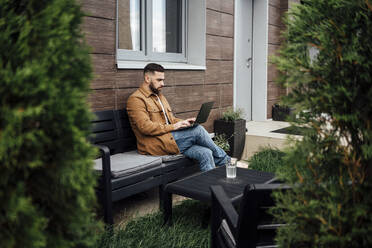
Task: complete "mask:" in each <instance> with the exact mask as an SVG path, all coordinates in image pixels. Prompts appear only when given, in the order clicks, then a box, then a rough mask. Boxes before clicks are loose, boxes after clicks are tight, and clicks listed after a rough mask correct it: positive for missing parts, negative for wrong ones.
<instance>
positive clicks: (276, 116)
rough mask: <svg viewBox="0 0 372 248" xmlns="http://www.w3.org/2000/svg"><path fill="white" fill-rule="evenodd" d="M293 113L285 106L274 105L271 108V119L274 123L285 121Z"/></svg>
mask: <svg viewBox="0 0 372 248" xmlns="http://www.w3.org/2000/svg"><path fill="white" fill-rule="evenodd" d="M292 113H293V109H291V108H290V107H286V106H280V105H279V104H275V105H273V107H272V118H273V120H274V121H286V120H287V117H288V116H290V115H291V114H292Z"/></svg>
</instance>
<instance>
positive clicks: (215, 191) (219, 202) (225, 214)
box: [210, 185, 239, 236]
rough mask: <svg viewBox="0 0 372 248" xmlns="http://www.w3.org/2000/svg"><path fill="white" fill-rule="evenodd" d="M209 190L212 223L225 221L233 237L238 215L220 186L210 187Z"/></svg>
mask: <svg viewBox="0 0 372 248" xmlns="http://www.w3.org/2000/svg"><path fill="white" fill-rule="evenodd" d="M210 189H211V193H212V221H215V220H216V221H218V220H222V219H226V222H227V224H228V225H229V227H230V229H231V231H232V233H233V235H234V236H235V233H236V229H237V226H238V219H239V215H238V213H237V212H236V210H235V208H234V206H233V204H232V203H231V200H230V199H229V197H228V196H227V195H226V192H225V191H224V189H223V188H222V186H220V185H212V186H211V187H210ZM215 215H216V216H215ZM217 225H218V226H215V228H218V227H219V225H220V224H217Z"/></svg>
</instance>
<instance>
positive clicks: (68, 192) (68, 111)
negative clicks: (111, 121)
mask: <svg viewBox="0 0 372 248" xmlns="http://www.w3.org/2000/svg"><path fill="white" fill-rule="evenodd" d="M82 16H83V14H82V12H81V11H80V8H79V6H78V5H77V4H76V3H75V1H73V0H48V1H46V0H37V1H36V0H29V1H22V0H18V1H14V0H12V1H10V0H0V44H1V46H0V78H1V85H0V240H1V241H0V247H87V246H90V245H92V244H93V243H94V240H93V239H92V233H93V232H95V231H96V228H97V227H96V224H94V223H96V222H95V221H94V218H93V217H94V216H93V214H92V207H94V205H95V193H94V184H95V177H94V175H93V173H92V169H91V167H92V155H93V152H94V151H93V150H92V147H91V146H90V145H89V143H88V142H87V141H86V138H85V137H87V136H88V130H89V120H90V114H89V112H88V108H87V104H86V95H87V93H88V90H89V81H90V78H91V66H90V59H89V54H88V50H87V48H86V46H85V45H84V43H83V42H82V36H81V34H80V33H81V30H80V28H79V26H80V24H81V21H82Z"/></svg>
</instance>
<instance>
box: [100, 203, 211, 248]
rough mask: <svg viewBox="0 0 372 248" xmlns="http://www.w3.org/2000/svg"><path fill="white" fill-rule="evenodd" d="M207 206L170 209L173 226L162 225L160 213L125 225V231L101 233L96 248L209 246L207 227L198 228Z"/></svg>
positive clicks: (184, 205) (196, 204) (183, 205)
mask: <svg viewBox="0 0 372 248" xmlns="http://www.w3.org/2000/svg"><path fill="white" fill-rule="evenodd" d="M206 208H207V205H205V204H203V203H200V202H198V201H192V200H187V201H184V202H182V203H181V204H180V205H177V206H175V207H174V208H173V225H172V226H170V227H169V226H167V225H166V226H163V215H162V213H161V212H157V213H154V214H149V215H146V216H143V217H140V218H136V219H134V220H132V221H130V222H128V224H127V226H126V228H125V229H118V230H115V232H114V235H113V236H110V235H109V233H103V234H101V236H100V237H99V238H98V242H97V245H96V247H97V248H119V247H120V248H121V247H123V248H124V247H128V248H132V247H133V248H155V247H156V248H160V247H161V248H173V247H174V248H185V247H187V248H194V247H198V248H199V247H203V248H204V247H205V248H207V247H209V246H210V244H209V243H210V240H209V239H210V227H209V226H208V227H207V228H203V227H202V219H203V216H204V213H205V210H206Z"/></svg>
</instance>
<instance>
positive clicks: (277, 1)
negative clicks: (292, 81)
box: [267, 0, 288, 119]
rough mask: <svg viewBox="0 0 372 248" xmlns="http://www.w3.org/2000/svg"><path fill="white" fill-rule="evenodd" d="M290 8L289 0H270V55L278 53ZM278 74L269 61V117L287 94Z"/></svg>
mask: <svg viewBox="0 0 372 248" xmlns="http://www.w3.org/2000/svg"><path fill="white" fill-rule="evenodd" d="M287 10H288V0H269V37H268V42H269V45H268V47H269V49H268V50H269V53H268V54H269V57H270V56H272V55H275V54H277V51H278V49H279V48H280V45H281V42H282V37H281V32H283V31H284V29H285V27H284V24H283V22H282V18H283V14H284V13H285V12H286V11H287ZM277 76H278V70H277V69H276V66H275V65H273V64H271V63H269V64H268V70H267V118H268V119H270V118H272V111H271V109H272V106H273V105H274V104H275V103H278V102H279V100H280V97H281V96H282V95H285V94H286V90H285V89H283V88H281V87H279V86H277V85H276V83H275V80H276V77H277Z"/></svg>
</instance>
